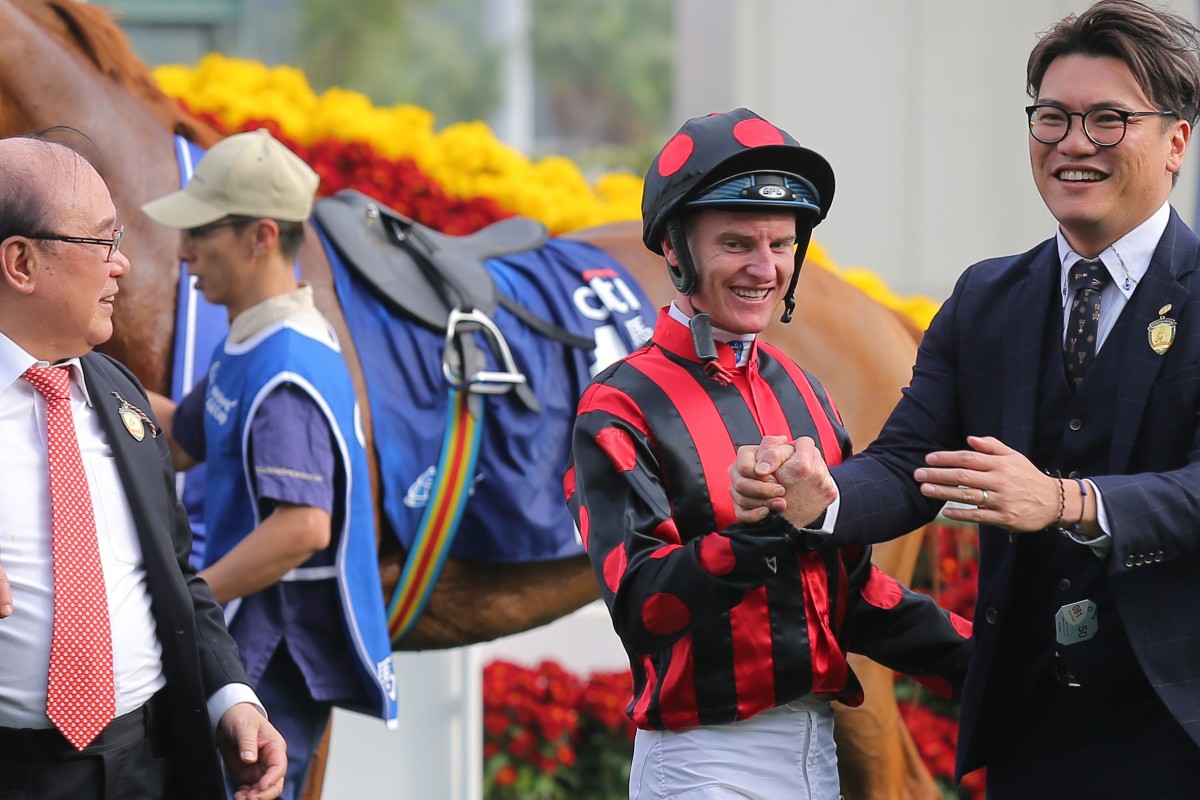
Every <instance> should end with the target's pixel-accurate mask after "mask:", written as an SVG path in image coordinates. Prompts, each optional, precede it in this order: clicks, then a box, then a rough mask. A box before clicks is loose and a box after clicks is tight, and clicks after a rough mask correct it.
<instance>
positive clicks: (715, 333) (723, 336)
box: [667, 300, 757, 342]
mask: <svg viewBox="0 0 1200 800" xmlns="http://www.w3.org/2000/svg"><path fill="white" fill-rule="evenodd" d="M667 313H668V314H670V315H671V319H673V320H675V321H676V322H679V323H682V324H684V325H688V326H689V327H690V326H691V323H692V318H691V317H690V316H688V314H687V312H686V311H684V310H683V309H682V308H680V307H679V304H678V303H677V302H676V301H674V300H672V301H671V308H670V309H669V310H668V311H667ZM755 336H757V334H754V333H730V332H729V331H723V330H721V329H720V328H718V327H715V326H714V327H713V329H712V337H713V341H717V342H732V341H734V340H740V341H743V342H753V341H754V337H755Z"/></svg>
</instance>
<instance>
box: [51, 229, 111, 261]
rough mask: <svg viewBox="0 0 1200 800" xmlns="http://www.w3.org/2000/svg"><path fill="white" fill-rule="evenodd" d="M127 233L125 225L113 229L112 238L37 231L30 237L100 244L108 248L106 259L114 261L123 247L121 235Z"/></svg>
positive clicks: (52, 240) (73, 242)
mask: <svg viewBox="0 0 1200 800" xmlns="http://www.w3.org/2000/svg"><path fill="white" fill-rule="evenodd" d="M124 235H125V226H124V225H122V226H121V227H119V228H117V229H116V230H115V231H113V236H112V238H111V239H93V238H91V237H89V236H63V235H62V234H61V233H35V234H31V235H30V236H29V237H28V238H30V239H39V240H41V241H46V242H70V243H71V244H98V245H103V246H104V247H107V248H108V255H107V256H105V258H104V260H105V261H112V260H113V256H115V255H116V254H117V253H118V252H119V251H120V249H121V237H122V236H124Z"/></svg>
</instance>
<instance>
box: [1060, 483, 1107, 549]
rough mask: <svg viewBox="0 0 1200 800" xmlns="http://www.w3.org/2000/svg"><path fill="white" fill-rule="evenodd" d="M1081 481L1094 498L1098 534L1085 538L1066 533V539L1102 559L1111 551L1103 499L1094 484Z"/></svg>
mask: <svg viewBox="0 0 1200 800" xmlns="http://www.w3.org/2000/svg"><path fill="white" fill-rule="evenodd" d="M1083 480H1084V482H1085V483H1087V485H1088V486H1090V487H1092V494H1094V495H1095V496H1096V524H1097V525H1099V526H1100V533H1098V534H1097V535H1095V536H1087V535H1085V534H1082V533H1079V532H1078V531H1067V538H1069V539H1070V540H1071V541H1073V542H1075V543H1077V544H1081V545H1083V546H1084V547H1086V548H1087V549H1089V550H1091V551H1092V554H1093V555H1094V556H1096V558H1104V557H1105V556H1106V555H1108V551H1109V550H1112V532H1111V531H1110V530H1109V527H1108V514H1107V513H1106V512H1105V510H1104V497H1103V495H1101V494H1100V489H1099V488H1098V487H1097V486H1096V484H1094V483H1092V482H1091V481H1090V480H1088V479H1087V478H1084V479H1083Z"/></svg>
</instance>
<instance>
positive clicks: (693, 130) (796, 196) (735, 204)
mask: <svg viewBox="0 0 1200 800" xmlns="http://www.w3.org/2000/svg"><path fill="white" fill-rule="evenodd" d="M833 188H834V180H833V169H832V168H831V167H830V166H829V162H827V161H826V160H825V159H824V158H822V157H821V156H820V155H819V154H818V153H816V152H815V151H813V150H809V149H807V148H804V147H801V146H800V144H799V142H797V141H796V140H795V139H794V138H792V137H791V136H790V135H789V134H788V133H787V132H786V131H784V130H782V129H780V128H777V127H775V126H774V125H772V124H771V123H770V122H767V121H766V120H765V119H763V118H762V117H760V116H759V115H758V114H755V113H754V112H753V111H750V110H749V109H745V108H738V109H734V110H733V111H729V112H725V113H721V114H709V115H708V116H704V117H695V118H694V119H690V120H688V121H687V122H686V123H684V125H683V127H682V128H680V129H679V132H678V133H676V134H675V135H674V136H673V137H671V140H670V141H668V142H667V144H666V145H665V146H664V147H663V149H662V150H661V151H659V153H658V155H657V156H655V158H654V161H653V162H652V163H651V164H650V169H649V171H648V172H647V173H646V180H645V182H644V184H643V189H642V241H643V242H644V243H645V245H646V247H648V248H649V249H650V250H652V251H654V252H655V253H658V254H659V255H662V254H663V247H662V239H663V234H664V233H665V234H666V235H667V236H670V237H671V242H672V244H673V245H674V248H675V250H676V251H677V253H678V254H679V257H680V258H679V261H680V263H679V266H678V267H675V266H673V265H671V264H668V265H667V269H668V271H669V272H670V274H671V281H672V283H674V284H675V288H676V289H678V290H679V291H680V292H681V293H682V294H685V295H687V294H691V293H692V292H693V291H694V290H695V288H696V267H695V264H694V263H693V261H692V257H691V253H690V251H689V250H688V247H687V242H686V240H685V237H684V232H683V225H682V222H681V217H682V216H683V213H684V211H685V210H688V209H694V210H702V209H705V208H722V209H728V210H733V211H748V210H752V209H755V208H761V209H764V210H773V211H777V210H780V209H794V210H795V211H796V239H797V254H798V258H799V261H800V262H803V259H804V253H805V251H806V250H807V249H808V239H809V236H810V235H811V233H812V228H813V226H815V225H816V224H817V223H819V222H820V221H821V220H823V219H825V215H826V214H827V213H829V206H830V204H831V203H832V202H833ZM799 274H800V265H799V263H798V264H797V267H796V269H795V270H794V271H793V272H792V281H791V285H790V286H788V290H787V293H786V295H785V296H784V303H785V305H786V310H785V312H784V320H783V321H784V322H787V321H788V320H790V319H791V316H792V311H793V309H794V308H795V298H794V294H795V290H796V279H797V277H798V276H799Z"/></svg>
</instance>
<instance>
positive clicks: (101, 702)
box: [22, 367, 116, 750]
mask: <svg viewBox="0 0 1200 800" xmlns="http://www.w3.org/2000/svg"><path fill="white" fill-rule="evenodd" d="M22 377H24V378H25V380H27V381H29V383H30V384H32V385H33V388H35V389H37V390H38V391H39V392H40V393H41V394H42V396H43V397H45V398H46V429H47V434H48V436H47V438H48V440H49V448H50V507H51V529H52V534H51V552H52V555H53V558H54V631H53V634H52V635H51V638H50V675H49V682H48V684H47V686H46V716H48V717H49V718H50V721H51V722H53V723H54V724H55V725H56V726H57V727H58V729H59V730H60V731H62V734H63V736H64V737H65V738H66V739H67V741H68V742H70V743H71V744H72V745H74V746H75V747H76V748H77V749H79V750H82V749H83V748H85V747H87V746H88V744H89V743H90V742H91V741H92V740H93V739H95V738H96V737H97V736H98V735H99V734H100V731H102V730H104V727H105V726H106V725H108V723H109V722H110V721H112V718H113V717H114V716H115V715H116V696H115V691H114V687H113V656H112V630H111V627H110V624H109V617H108V597H107V595H106V593H105V588H104V572H103V570H102V569H101V567H100V548H99V546H98V544H97V541H96V519H95V517H94V516H93V514H92V498H91V494H90V493H89V492H88V483H87V476H86V475H84V472H83V459H82V458H81V457H80V454H79V440H78V439H77V438H76V437H75V421H74V419H73V418H72V416H71V392H70V372H69V371H68V368H67V367H30V368H29V369H28V370H27V371H26V372H25V374H24V375H23V376H22Z"/></svg>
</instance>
